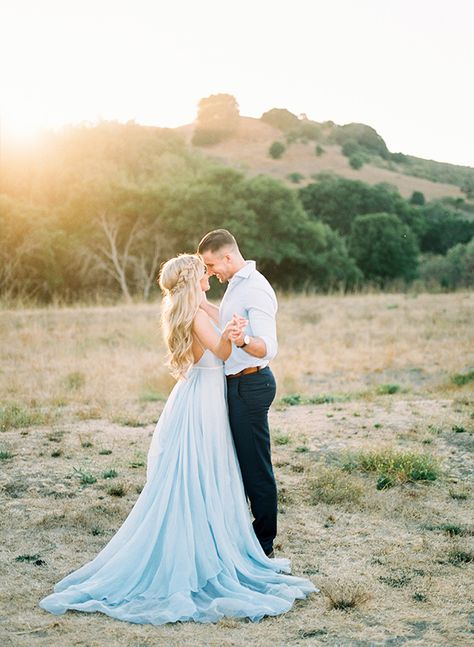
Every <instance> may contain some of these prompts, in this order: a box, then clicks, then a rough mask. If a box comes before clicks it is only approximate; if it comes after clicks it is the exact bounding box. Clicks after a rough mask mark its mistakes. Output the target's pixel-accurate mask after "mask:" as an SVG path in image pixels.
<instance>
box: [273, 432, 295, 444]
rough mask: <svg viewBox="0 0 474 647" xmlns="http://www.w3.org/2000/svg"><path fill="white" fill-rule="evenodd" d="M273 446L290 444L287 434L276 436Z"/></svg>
mask: <svg viewBox="0 0 474 647" xmlns="http://www.w3.org/2000/svg"><path fill="white" fill-rule="evenodd" d="M273 440H274V442H275V445H288V444H289V443H290V442H291V439H290V437H289V436H288V434H277V435H276V436H274V438H273Z"/></svg>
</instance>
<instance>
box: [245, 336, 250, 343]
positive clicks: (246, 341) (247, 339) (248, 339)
mask: <svg viewBox="0 0 474 647" xmlns="http://www.w3.org/2000/svg"><path fill="white" fill-rule="evenodd" d="M244 344H250V337H249V336H248V335H245V337H244Z"/></svg>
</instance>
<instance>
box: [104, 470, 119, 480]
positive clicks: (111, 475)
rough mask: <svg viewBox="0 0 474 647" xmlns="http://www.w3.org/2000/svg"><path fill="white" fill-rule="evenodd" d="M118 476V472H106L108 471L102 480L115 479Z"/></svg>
mask: <svg viewBox="0 0 474 647" xmlns="http://www.w3.org/2000/svg"><path fill="white" fill-rule="evenodd" d="M117 476H118V472H117V470H115V469H110V470H106V471H105V472H104V473H103V474H102V478H103V479H114V478H116V477H117Z"/></svg>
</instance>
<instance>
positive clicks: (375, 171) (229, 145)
mask: <svg viewBox="0 0 474 647" xmlns="http://www.w3.org/2000/svg"><path fill="white" fill-rule="evenodd" d="M179 130H180V131H181V132H182V133H183V135H184V136H185V137H187V138H188V140H190V139H191V136H192V131H193V127H192V126H185V127H183V128H181V129H179ZM275 140H279V141H284V136H283V135H282V133H281V132H280V131H279V130H278V129H276V128H273V127H272V126H269V125H268V124H265V123H263V122H261V121H260V120H259V119H253V118H252V117H241V118H240V125H239V131H238V132H237V134H236V136H235V137H233V138H232V139H229V140H227V141H224V142H221V143H220V144H216V145H214V146H210V147H204V148H200V149H199V150H201V151H202V153H203V154H205V155H207V156H209V157H211V158H214V159H218V160H220V161H222V162H224V163H225V164H228V165H233V166H237V167H239V168H242V169H244V170H247V171H248V172H249V173H250V174H251V175H258V174H260V173H263V174H265V175H270V176H273V177H275V178H278V179H280V180H283V181H284V182H286V183H287V184H288V185H289V186H293V187H294V186H295V185H294V184H292V183H291V182H289V181H288V179H287V176H288V174H289V173H294V172H298V173H301V174H302V175H303V176H304V180H302V181H301V186H303V185H304V184H307V183H309V182H312V181H314V180H312V179H311V175H313V174H315V173H321V172H322V171H326V172H327V171H333V172H334V173H336V174H337V175H340V176H342V177H346V178H349V179H351V180H362V181H363V182H367V183H368V184H377V183H379V182H387V183H389V184H393V185H395V186H396V187H398V190H399V191H400V194H401V195H402V196H404V197H406V198H409V197H410V196H411V194H412V193H413V191H422V192H423V193H424V195H425V197H426V198H427V199H428V200H434V199H436V198H442V197H445V196H452V197H456V198H462V197H463V193H462V191H461V189H459V187H456V186H454V185H452V184H444V183H441V182H431V181H430V180H425V179H423V178H417V177H413V176H410V175H404V174H403V173H398V172H395V171H390V170H388V169H384V168H379V167H377V166H372V165H371V164H364V166H363V167H362V168H361V169H359V170H357V171H356V170H354V169H353V168H351V166H350V164H349V160H348V159H347V157H345V156H344V155H343V154H342V153H341V147H340V146H330V145H326V144H325V145H324V147H323V148H324V150H325V151H326V152H325V153H324V154H323V155H321V156H320V157H317V156H316V155H315V142H309V143H308V144H302V143H297V144H291V145H290V146H289V147H288V148H287V150H286V152H285V153H284V155H283V156H282V158H281V159H279V160H274V159H272V158H271V157H270V156H269V155H268V149H269V147H270V145H271V143H272V142H273V141H275Z"/></svg>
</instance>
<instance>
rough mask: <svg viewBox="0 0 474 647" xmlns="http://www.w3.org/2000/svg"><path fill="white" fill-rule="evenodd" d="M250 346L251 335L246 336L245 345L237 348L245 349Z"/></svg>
mask: <svg viewBox="0 0 474 647" xmlns="http://www.w3.org/2000/svg"><path fill="white" fill-rule="evenodd" d="M248 344H250V335H245V336H244V343H243V344H242V346H237V348H245V346H247V345H248Z"/></svg>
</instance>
